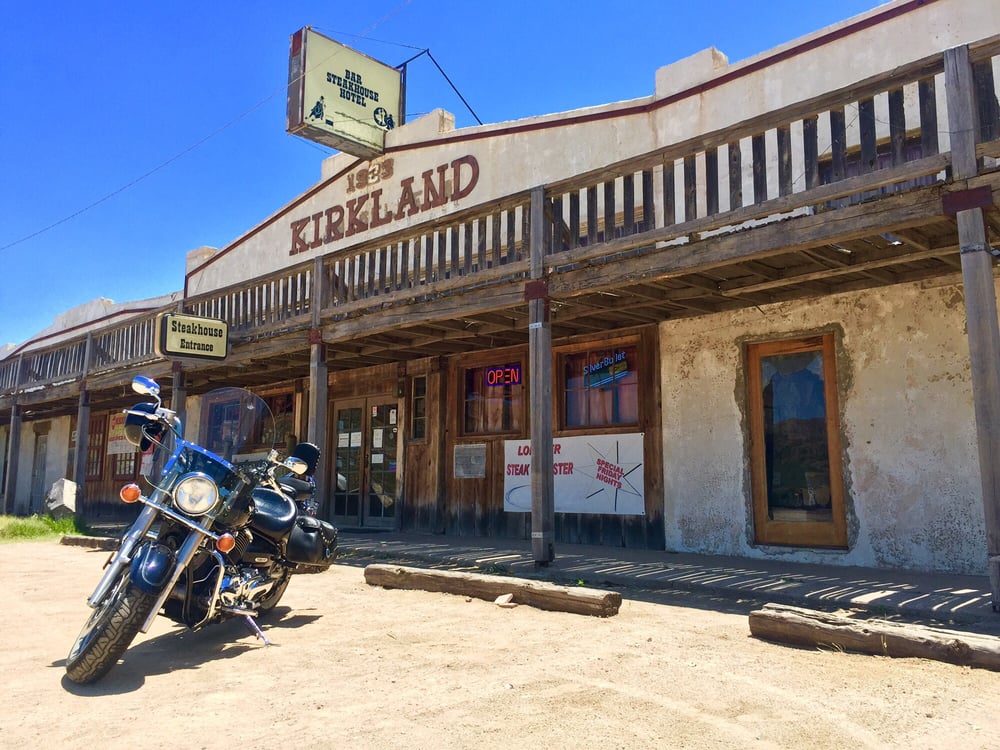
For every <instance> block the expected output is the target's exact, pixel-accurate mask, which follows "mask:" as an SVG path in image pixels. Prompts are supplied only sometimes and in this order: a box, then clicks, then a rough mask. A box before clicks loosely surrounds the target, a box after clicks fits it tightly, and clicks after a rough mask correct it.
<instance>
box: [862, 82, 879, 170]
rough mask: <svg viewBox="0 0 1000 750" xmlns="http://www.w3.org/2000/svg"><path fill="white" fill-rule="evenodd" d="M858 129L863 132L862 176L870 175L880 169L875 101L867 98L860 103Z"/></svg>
mask: <svg viewBox="0 0 1000 750" xmlns="http://www.w3.org/2000/svg"><path fill="white" fill-rule="evenodd" d="M858 127H859V129H860V131H861V174H868V173H870V172H874V171H875V170H876V169H878V154H877V153H876V150H875V149H876V144H875V100H874V99H871V98H866V99H862V100H861V101H860V102H858Z"/></svg>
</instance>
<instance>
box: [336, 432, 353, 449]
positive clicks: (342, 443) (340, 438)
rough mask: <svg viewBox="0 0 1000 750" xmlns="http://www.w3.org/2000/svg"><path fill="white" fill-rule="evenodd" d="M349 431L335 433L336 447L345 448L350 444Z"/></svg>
mask: <svg viewBox="0 0 1000 750" xmlns="http://www.w3.org/2000/svg"><path fill="white" fill-rule="evenodd" d="M350 440H351V433H349V432H341V433H340V434H338V435H337V447H338V448H346V447H348V446H349V445H350Z"/></svg>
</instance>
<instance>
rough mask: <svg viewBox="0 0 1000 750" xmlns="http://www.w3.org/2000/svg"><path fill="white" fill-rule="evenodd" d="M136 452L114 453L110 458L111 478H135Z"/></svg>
mask: <svg viewBox="0 0 1000 750" xmlns="http://www.w3.org/2000/svg"><path fill="white" fill-rule="evenodd" d="M136 455H137V454H136V453H135V452H132V453H114V454H112V455H110V456H108V458H109V459H111V475H112V478H113V479H118V480H127V479H134V478H135V457H136Z"/></svg>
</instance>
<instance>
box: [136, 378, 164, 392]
mask: <svg viewBox="0 0 1000 750" xmlns="http://www.w3.org/2000/svg"><path fill="white" fill-rule="evenodd" d="M132 390H133V391H135V392H136V393H141V394H142V395H143V396H159V395H160V386H159V384H158V383H157V382H156V381H155V380H153V379H152V378H147V377H146V376H145V375H136V376H135V377H134V378H132Z"/></svg>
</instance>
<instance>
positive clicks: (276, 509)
mask: <svg viewBox="0 0 1000 750" xmlns="http://www.w3.org/2000/svg"><path fill="white" fill-rule="evenodd" d="M252 497H253V515H252V516H251V518H250V528H251V529H253V530H254V531H258V532H260V533H261V534H263V535H264V536H266V537H268V538H270V539H273V540H275V541H278V540H280V539H282V538H284V537H286V536H287V535H288V532H289V531H291V530H292V527H293V526H294V525H295V516H296V508H295V503H293V502H292V501H291V500H289V499H288V498H287V497H285V496H284V495H282V494H281V493H280V492H275V491H274V490H269V489H266V488H263V487H258V488H257V489H255V490H254V491H253V495H252Z"/></svg>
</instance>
